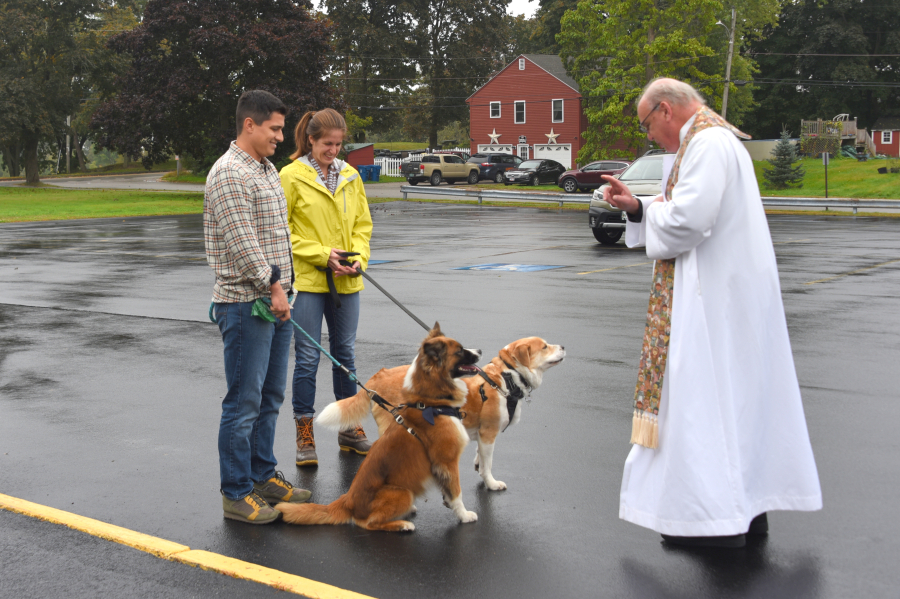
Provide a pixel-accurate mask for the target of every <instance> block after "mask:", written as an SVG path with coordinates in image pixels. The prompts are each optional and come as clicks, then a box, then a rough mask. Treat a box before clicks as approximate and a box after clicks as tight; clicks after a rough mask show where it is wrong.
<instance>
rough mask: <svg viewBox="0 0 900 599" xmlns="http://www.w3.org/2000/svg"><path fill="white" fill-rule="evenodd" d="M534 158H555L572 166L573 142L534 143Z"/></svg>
mask: <svg viewBox="0 0 900 599" xmlns="http://www.w3.org/2000/svg"><path fill="white" fill-rule="evenodd" d="M534 159H535V160H538V159H543V160H555V161H557V162H558V163H560V164H561V165H563V166H564V167H566V168H567V169H568V168H572V144H534Z"/></svg>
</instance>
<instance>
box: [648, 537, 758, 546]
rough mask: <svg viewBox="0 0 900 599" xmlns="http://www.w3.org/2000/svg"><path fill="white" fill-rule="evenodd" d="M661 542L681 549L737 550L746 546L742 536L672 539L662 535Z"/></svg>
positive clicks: (745, 540)
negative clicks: (718, 548) (710, 548)
mask: <svg viewBox="0 0 900 599" xmlns="http://www.w3.org/2000/svg"><path fill="white" fill-rule="evenodd" d="M662 538H663V541H665V542H666V543H668V544H670V545H681V546H683V547H727V548H733V549H737V548H740V547H743V546H744V545H746V544H747V538H746V537H745V536H744V535H729V536H725V537H673V536H671V535H663V536H662Z"/></svg>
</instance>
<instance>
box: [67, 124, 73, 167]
mask: <svg viewBox="0 0 900 599" xmlns="http://www.w3.org/2000/svg"><path fill="white" fill-rule="evenodd" d="M71 127H72V117H71V116H67V117H66V174H69V173H71V172H72V143H71V140H72V137H71V136H70V135H69V131H70V129H71Z"/></svg>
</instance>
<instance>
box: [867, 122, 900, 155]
mask: <svg viewBox="0 0 900 599" xmlns="http://www.w3.org/2000/svg"><path fill="white" fill-rule="evenodd" d="M872 141H874V142H875V151H876V152H878V153H879V154H884V155H885V156H893V157H894V158H900V117H896V116H883V117H881V118H879V119H878V120H877V121H875V124H874V125H872Z"/></svg>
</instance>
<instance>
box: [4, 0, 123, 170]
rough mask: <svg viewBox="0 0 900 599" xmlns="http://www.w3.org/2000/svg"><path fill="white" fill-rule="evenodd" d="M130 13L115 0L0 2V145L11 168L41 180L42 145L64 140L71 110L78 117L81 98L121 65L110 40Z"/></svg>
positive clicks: (103, 85)
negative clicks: (109, 44) (110, 48)
mask: <svg viewBox="0 0 900 599" xmlns="http://www.w3.org/2000/svg"><path fill="white" fill-rule="evenodd" d="M129 17H130V18H131V21H130V23H131V24H133V19H134V18H133V13H130V11H128V10H127V9H126V8H123V7H121V6H119V5H117V4H116V3H114V2H111V1H109V2H107V1H99V0H66V2H46V1H41V0H15V1H10V2H0V114H2V115H3V118H2V119H0V152H2V154H3V162H4V164H5V165H6V167H7V169H8V170H9V171H10V173H11V174H18V173H19V172H20V170H21V169H24V171H25V179H26V182H27V183H28V184H31V185H34V184H37V183H38V181H39V179H40V157H39V155H38V149H39V146H40V144H41V143H42V142H48V141H49V142H53V143H59V140H60V139H64V138H65V135H66V132H67V127H66V125H65V123H66V117H67V116H72V115H76V122H77V120H78V119H77V115H78V114H79V113H80V112H81V111H82V110H84V107H83V106H82V102H84V101H85V99H87V98H90V97H92V96H94V95H95V94H96V93H99V91H100V90H101V89H104V88H107V87H108V86H109V85H111V82H112V80H113V78H114V77H115V75H116V74H117V73H118V72H119V71H120V69H121V67H122V65H123V63H122V61H121V60H119V58H118V57H117V56H116V55H115V53H113V52H111V51H109V50H108V49H107V48H106V41H107V39H108V38H109V37H110V36H111V35H112V34H113V33H114V31H113V29H116V28H123V27H127V26H128V24H129ZM113 24H115V25H113ZM68 131H69V132H71V130H68Z"/></svg>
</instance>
